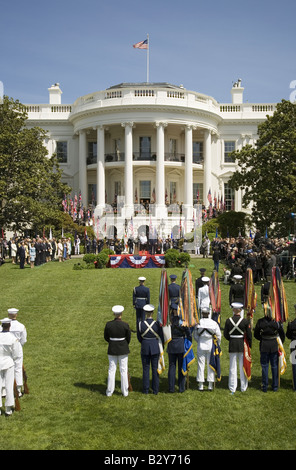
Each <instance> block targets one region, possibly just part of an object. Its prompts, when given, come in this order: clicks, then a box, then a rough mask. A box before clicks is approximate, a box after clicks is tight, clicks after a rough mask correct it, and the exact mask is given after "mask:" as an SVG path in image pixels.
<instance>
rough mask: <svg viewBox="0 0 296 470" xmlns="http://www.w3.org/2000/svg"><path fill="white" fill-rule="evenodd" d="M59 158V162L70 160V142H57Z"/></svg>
mask: <svg viewBox="0 0 296 470" xmlns="http://www.w3.org/2000/svg"><path fill="white" fill-rule="evenodd" d="M57 159H58V162H59V163H67V161H68V142H62V141H59V142H57Z"/></svg>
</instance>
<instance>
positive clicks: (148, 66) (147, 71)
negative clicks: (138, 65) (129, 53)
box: [147, 34, 150, 83]
mask: <svg viewBox="0 0 296 470" xmlns="http://www.w3.org/2000/svg"><path fill="white" fill-rule="evenodd" d="M147 46H148V47H147V83H149V49H150V44H149V34H147Z"/></svg>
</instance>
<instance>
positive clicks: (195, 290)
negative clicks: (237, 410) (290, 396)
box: [104, 266, 296, 397]
mask: <svg viewBox="0 0 296 470" xmlns="http://www.w3.org/2000/svg"><path fill="white" fill-rule="evenodd" d="M205 271H206V270H205V269H200V277H199V278H198V279H196V280H195V286H194V283H193V281H192V276H191V272H190V270H189V269H188V268H185V269H184V271H183V274H182V280H181V282H180V284H178V283H177V276H176V275H174V274H172V275H170V276H169V277H170V283H169V281H168V275H167V271H166V269H165V268H163V269H162V271H161V277H160V288H159V304H158V306H157V307H155V306H154V305H152V304H151V303H150V289H149V287H147V286H146V285H145V281H146V278H145V277H143V276H140V277H139V278H138V280H139V285H138V286H136V287H135V288H134V289H133V296H132V301H133V307H134V309H135V317H136V329H135V330H132V329H131V328H130V326H129V324H128V323H126V322H125V321H124V320H123V315H124V306H122V305H115V306H113V307H112V312H113V316H114V318H113V319H112V320H110V321H108V322H107V323H106V325H105V330H104V338H105V340H106V341H107V342H108V359H109V370H108V380H107V390H106V395H107V396H111V395H112V394H113V392H114V389H115V374H116V369H117V363H118V364H119V370H120V376H121V391H122V395H123V396H125V397H126V396H128V394H129V391H132V390H133V388H132V384H131V378H130V374H129V371H128V355H129V353H130V350H129V344H130V341H131V337H132V334H131V333H136V334H137V339H138V341H139V343H140V345H141V346H140V355H141V361H142V371H143V376H142V393H143V394H148V393H149V391H150V389H152V393H153V394H155V395H157V394H158V392H159V382H160V376H161V374H162V373H163V371H164V370H165V368H166V365H165V357H164V350H165V348H167V349H166V350H167V354H168V390H167V392H168V393H174V392H175V390H176V388H177V389H178V391H179V392H180V393H183V392H184V391H185V389H186V382H187V387H189V369H190V365H191V364H192V363H193V362H194V361H195V360H196V358H195V354H194V352H193V349H194V348H193V344H192V343H193V340H194V341H195V342H196V343H197V347H196V356H197V375H196V381H197V383H198V385H197V388H198V390H199V391H203V390H205V389H207V390H208V391H213V390H214V389H215V384H216V382H220V381H221V377H222V376H221V365H220V357H221V354H222V350H221V337H222V334H223V336H224V338H225V339H226V340H227V341H228V354H229V370H228V389H229V391H230V393H231V394H234V393H235V392H236V391H237V389H238V387H239V389H240V391H241V392H246V390H247V388H248V384H249V381H250V379H251V367H252V355H251V348H252V340H253V337H254V338H255V339H256V340H258V341H259V351H260V365H261V369H262V384H261V390H262V391H263V392H267V390H268V372H269V366H270V369H271V389H272V391H274V392H276V391H277V390H278V388H279V386H280V376H281V375H282V374H283V373H284V372H285V370H286V368H287V361H286V353H285V350H284V347H283V343H284V340H285V337H287V338H288V339H290V340H291V343H290V359H291V358H292V359H291V363H292V379H293V382H292V388H293V390H294V391H296V359H295V355H296V346H295V343H296V319H294V320H293V321H289V322H288V326H287V330H286V334H285V332H284V328H283V324H284V322H286V321H288V307H287V300H286V294H285V288H284V284H283V281H282V278H281V273H280V270H279V268H278V267H276V266H275V267H273V269H272V275H271V276H270V277H268V279H267V282H265V284H264V285H262V287H261V299H260V300H261V302H260V303H261V307H262V309H263V313H264V314H263V316H262V318H259V319H258V321H257V322H256V324H255V325H254V324H253V317H254V313H255V309H256V306H257V305H258V304H259V302H257V294H256V292H255V287H254V282H253V275H252V270H251V269H247V271H246V274H245V277H244V278H243V276H241V275H239V274H235V275H234V276H233V278H232V281H231V284H230V288H229V305H230V308H231V316H230V317H229V318H227V319H226V320H225V322H224V325H223V326H222V325H221V289H220V284H219V278H218V271H216V270H214V271H213V273H212V275H211V277H207V276H206V275H205ZM258 300H259V299H258ZM294 307H295V313H296V305H295V306H294ZM293 358H294V359H295V360H294V359H293ZM150 372H151V378H152V380H151V384H150ZM206 382H207V384H206Z"/></svg>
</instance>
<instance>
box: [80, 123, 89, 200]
mask: <svg viewBox="0 0 296 470" xmlns="http://www.w3.org/2000/svg"><path fill="white" fill-rule="evenodd" d="M86 157H87V152H86V131H79V190H80V192H81V200H82V204H83V205H84V207H87V203H88V201H87V168H86Z"/></svg>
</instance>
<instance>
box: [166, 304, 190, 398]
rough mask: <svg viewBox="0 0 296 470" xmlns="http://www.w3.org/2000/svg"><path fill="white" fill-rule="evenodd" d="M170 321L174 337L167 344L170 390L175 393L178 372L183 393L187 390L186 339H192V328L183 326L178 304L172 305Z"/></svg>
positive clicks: (180, 389) (179, 384)
mask: <svg viewBox="0 0 296 470" xmlns="http://www.w3.org/2000/svg"><path fill="white" fill-rule="evenodd" d="M170 323H171V335H172V338H171V340H170V341H169V343H168V346H167V352H168V356H169V372H168V379H169V392H170V393H174V391H175V382H176V372H177V375H178V387H179V392H180V393H183V392H184V391H185V380H186V377H185V375H183V373H182V364H183V356H184V352H185V347H184V341H185V338H186V337H187V338H188V339H189V341H192V336H191V333H190V329H189V328H188V327H184V326H182V320H181V319H180V318H179V315H178V305H177V304H173V305H172V311H171V318H170Z"/></svg>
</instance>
